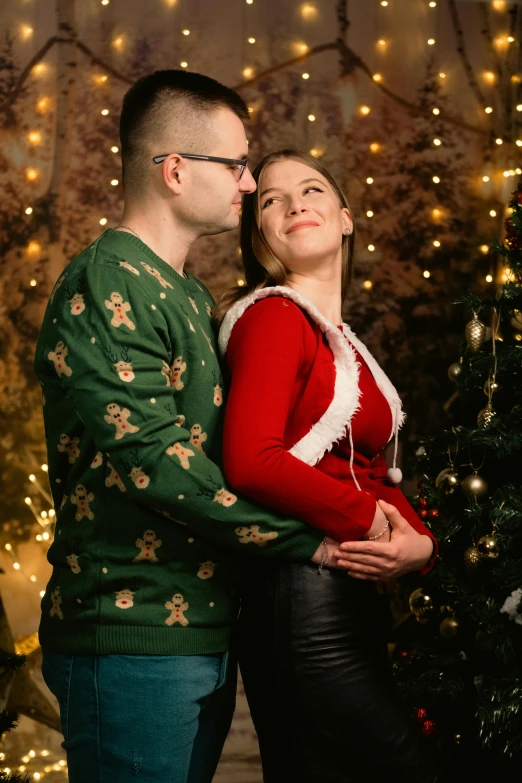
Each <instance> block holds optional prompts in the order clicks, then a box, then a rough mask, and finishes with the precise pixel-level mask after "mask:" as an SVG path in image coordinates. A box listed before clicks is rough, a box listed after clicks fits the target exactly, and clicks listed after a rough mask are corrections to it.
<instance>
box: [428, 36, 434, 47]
mask: <svg viewBox="0 0 522 783" xmlns="http://www.w3.org/2000/svg"><path fill="white" fill-rule="evenodd" d="M434 43H435V38H428V46H433V44H434Z"/></svg>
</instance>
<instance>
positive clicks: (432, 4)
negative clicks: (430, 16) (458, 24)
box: [429, 0, 437, 8]
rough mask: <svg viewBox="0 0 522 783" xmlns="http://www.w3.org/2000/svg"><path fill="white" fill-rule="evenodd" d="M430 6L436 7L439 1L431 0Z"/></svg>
mask: <svg viewBox="0 0 522 783" xmlns="http://www.w3.org/2000/svg"><path fill="white" fill-rule="evenodd" d="M429 6H430V8H436V7H437V3H436V2H435V0H431V3H429Z"/></svg>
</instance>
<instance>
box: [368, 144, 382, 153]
mask: <svg viewBox="0 0 522 783" xmlns="http://www.w3.org/2000/svg"><path fill="white" fill-rule="evenodd" d="M380 148H381V145H380V144H378V143H377V142H376V141H373V142H372V143H371V144H370V152H379V150H380Z"/></svg>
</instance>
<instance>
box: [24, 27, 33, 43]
mask: <svg viewBox="0 0 522 783" xmlns="http://www.w3.org/2000/svg"><path fill="white" fill-rule="evenodd" d="M33 32H34V30H33V28H32V27H29V25H24V26H23V27H22V38H23V39H24V40H25V41H27V39H28V38H30V37H31V36H32V34H33Z"/></svg>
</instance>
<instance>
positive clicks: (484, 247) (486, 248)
mask: <svg viewBox="0 0 522 783" xmlns="http://www.w3.org/2000/svg"><path fill="white" fill-rule="evenodd" d="M480 252H481V253H484V255H486V253H489V245H481V246H480Z"/></svg>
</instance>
